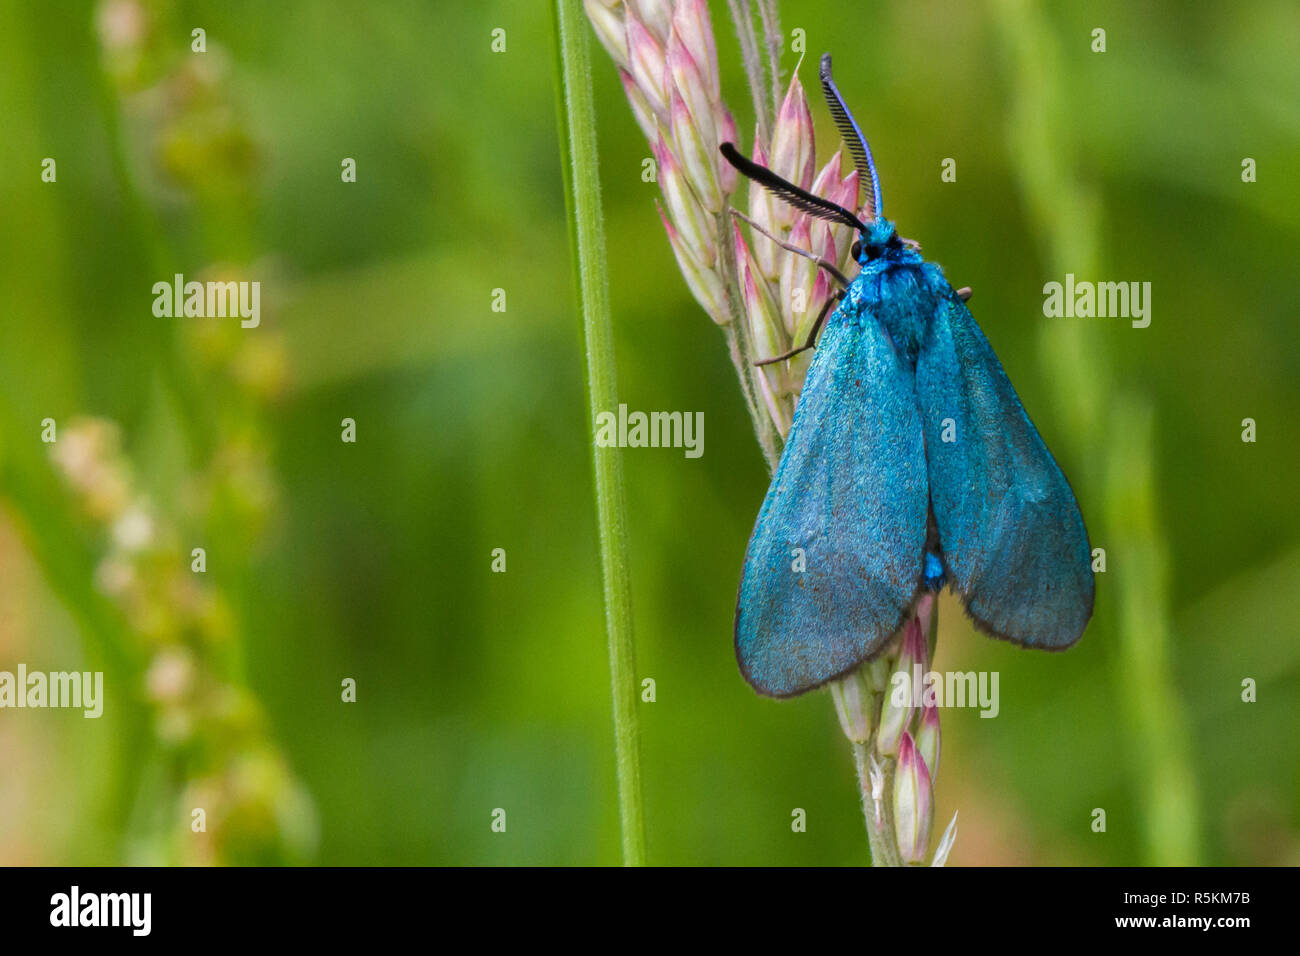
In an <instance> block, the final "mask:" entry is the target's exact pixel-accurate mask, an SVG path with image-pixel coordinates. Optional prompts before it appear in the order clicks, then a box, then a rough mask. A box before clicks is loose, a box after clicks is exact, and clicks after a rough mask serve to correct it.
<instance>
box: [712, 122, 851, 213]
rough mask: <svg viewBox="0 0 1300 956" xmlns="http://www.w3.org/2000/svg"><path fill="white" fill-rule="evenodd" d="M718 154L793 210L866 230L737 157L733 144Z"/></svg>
mask: <svg viewBox="0 0 1300 956" xmlns="http://www.w3.org/2000/svg"><path fill="white" fill-rule="evenodd" d="M718 151H719V152H721V153H722V155H723V157H725V158H726V160H727V162H729V163H731V165H732V166H735V167H736V169H737V170H739V171H740V172H741V173H743V174H744V175H745V176H748V177H749V178H750V179H752V180H754V182H756V183H758V184H759V185H760V186H762V187H764V188H765V189H770V190H771V191H772V192H774V193H776V195H778V196H780V197H781V198H782V199H784V200H785V201H786V202H788V203H789V204H790V205H791V206H794V207H795V208H796V209H800V210H802V211H804V212H806V213H807V214H808V215H810V216H815V217H817V218H818V219H825V220H827V221H829V222H838V223H840V224H841V225H845V226H851V227H852V228H854V229H856V230H858V231H859V232H863V233H865V232H866V231H867V227H866V225H865V224H864V223H863V222H862V220H861V219H859V218H858V217H857V216H855V215H853V213H851V212H849V211H848V210H847V209H845V208H844V207H843V206H838V205H836V204H835V203H833V202H831V201H830V200H829V199H823V198H822V197H821V196H814V195H813V194H812V193H810V192H808V191H807V190H804V189H800V188H799V187H798V186H796V185H795V184H794V183H791V182H787V181H786V180H784V179H782V178H781V177H780V176H778V175H777V174H776V173H774V172H772V170H770V169H768V168H767V167H766V166H760V165H758V163H755V162H753V161H752V160H749V159H746V158H745V157H744V156H741V155H740V153H739V152H738V151H737V149H736V147H735V145H734V144H733V143H723V144H722V145H721V146H719V147H718Z"/></svg>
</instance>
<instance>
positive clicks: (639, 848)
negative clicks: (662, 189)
mask: <svg viewBox="0 0 1300 956" xmlns="http://www.w3.org/2000/svg"><path fill="white" fill-rule="evenodd" d="M552 10H553V13H554V25H555V73H556V105H557V110H558V114H559V137H560V151H561V155H562V158H563V167H564V185H565V204H566V206H567V209H568V216H569V238H570V244H571V246H572V248H573V256H574V263H575V270H576V273H577V275H576V279H577V287H578V295H579V300H580V302H581V307H582V328H583V338H584V343H585V349H586V355H587V386H588V387H587V391H588V396H589V399H590V414H591V427H592V434H594V429H595V421H596V416H597V414H599V413H600V412H601V411H602V410H605V409H611V408H614V407H615V406H616V405H617V404H618V385H617V381H616V373H615V364H614V329H613V324H612V323H611V321H610V313H609V280H608V277H607V274H606V269H605V230H604V224H603V223H602V221H601V210H600V178H599V174H598V165H597V160H596V111H595V106H594V104H593V102H592V92H591V66H590V62H589V57H588V51H587V43H588V41H587V33H586V31H587V21H586V18H585V17H584V15H583V10H582V3H581V0H553V8H552ZM591 449H592V459H593V462H594V466H595V476H596V518H597V524H598V527H599V532H600V561H601V571H602V576H603V579H604V586H605V627H606V631H607V634H608V641H609V667H610V685H611V692H612V695H613V699H614V749H615V758H616V765H617V772H618V801H619V819H620V821H621V826H622V843H623V863H624V865H626V866H641V865H644V863H645V820H644V811H643V808H642V799H641V741H640V730H639V726H638V719H637V711H636V708H637V692H636V650H635V647H634V644H633V639H632V602H631V596H630V581H629V575H628V563H627V543H626V542H627V508H626V505H625V503H624V500H623V463H622V458H621V451H620V450H619V449H618V448H602V447H599V446H597V445H596V444H595V442H594V441H593V442H592V444H591Z"/></svg>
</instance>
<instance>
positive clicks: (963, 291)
mask: <svg viewBox="0 0 1300 956" xmlns="http://www.w3.org/2000/svg"><path fill="white" fill-rule="evenodd" d="M973 294H974V293H973V291H972V290H971V287H970V286H968V285H964V286H962V287H961V288H960V289H958V290H957V297H958V298H959V299H961V300H962V301H963V302H969V301H970V297H971V296H972V295H973Z"/></svg>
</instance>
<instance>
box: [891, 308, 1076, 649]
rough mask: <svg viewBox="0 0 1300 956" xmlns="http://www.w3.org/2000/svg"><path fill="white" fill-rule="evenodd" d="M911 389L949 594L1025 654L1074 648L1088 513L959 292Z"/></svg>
mask: <svg viewBox="0 0 1300 956" xmlns="http://www.w3.org/2000/svg"><path fill="white" fill-rule="evenodd" d="M916 392H917V400H918V404H919V406H920V410H921V417H922V422H923V429H924V433H925V444H926V458H927V464H928V467H929V485H930V502H931V505H932V507H933V509H934V518H935V524H936V526H937V529H938V534H939V543H940V546H941V549H942V552H943V561H944V566H945V567H946V568H947V571H948V575H949V578H950V581H951V584H952V586H953V589H954V590H956V591H957V593H958V594H959V595H961V597H962V599H963V601H964V602H965V604H966V610H967V611H968V612H969V613H970V615H971V617H972V618H974V620H975V623H976V624H977V625H979V626H980V628H981V629H982V630H984V631H987V632H988V633H990V634H992V635H993V636H995V637H1001V638H1005V639H1007V640H1010V641H1014V642H1016V643H1017V644H1023V645H1026V646H1028V647H1041V648H1047V649H1051V650H1059V649H1063V648H1066V647H1069V646H1070V645H1071V644H1073V643H1074V642H1075V641H1077V640H1078V639H1079V637H1080V635H1082V634H1083V629H1084V627H1085V626H1086V625H1087V623H1088V618H1089V617H1091V616H1092V603H1093V580H1092V568H1091V560H1092V558H1091V551H1090V549H1089V546H1088V532H1087V531H1086V530H1085V529H1084V526H1083V516H1082V515H1080V514H1079V505H1078V503H1077V502H1076V501H1075V500H1074V492H1073V491H1071V490H1070V484H1069V482H1067V481H1066V480H1065V476H1064V475H1063V474H1061V469H1060V468H1059V467H1057V464H1056V461H1055V460H1054V459H1053V458H1052V455H1051V453H1050V452H1049V451H1048V450H1047V446H1046V445H1044V444H1043V440H1042V438H1040V437H1039V435H1038V430H1037V429H1036V428H1034V425H1033V423H1032V422H1031V421H1030V420H1029V416H1028V415H1027V414H1026V412H1025V409H1024V406H1023V405H1021V404H1020V399H1019V398H1018V397H1017V396H1016V392H1015V389H1013V388H1012V387H1011V382H1010V381H1009V380H1008V379H1007V374H1006V372H1004V371H1003V370H1002V366H1001V364H1000V363H999V362H998V359H997V356H996V355H994V354H993V349H992V347H991V346H990V345H989V343H988V340H987V339H986V338H985V337H984V333H983V332H982V331H980V328H979V326H978V325H977V324H976V323H975V320H974V319H973V318H972V317H971V314H970V312H969V311H968V310H967V308H966V305H965V303H963V302H962V301H961V300H960V299H958V298H957V295H956V293H953V294H952V295H951V296H950V297H949V298H947V299H945V300H944V301H943V302H942V303H941V304H940V306H939V308H938V310H937V311H936V314H935V316H934V318H933V319H932V320H931V322H930V326H929V328H928V329H927V331H926V335H925V338H924V341H923V344H922V348H921V354H920V357H919V359H918V361H917V365H916ZM948 420H951V421H950V423H948V434H947V435H946V436H945V430H946V429H945V423H947V422H948ZM945 437H948V438H950V439H951V440H950V441H944V438H945Z"/></svg>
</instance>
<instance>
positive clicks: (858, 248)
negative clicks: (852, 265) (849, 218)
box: [849, 239, 862, 259]
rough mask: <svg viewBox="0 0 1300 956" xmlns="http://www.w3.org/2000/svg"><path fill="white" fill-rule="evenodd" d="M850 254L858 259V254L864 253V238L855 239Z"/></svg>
mask: <svg viewBox="0 0 1300 956" xmlns="http://www.w3.org/2000/svg"><path fill="white" fill-rule="evenodd" d="M849 254H850V255H852V256H853V258H854V259H856V258H857V257H858V256H860V255H862V240H861V239H854V240H853V248H851V249H850V250H849Z"/></svg>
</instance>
